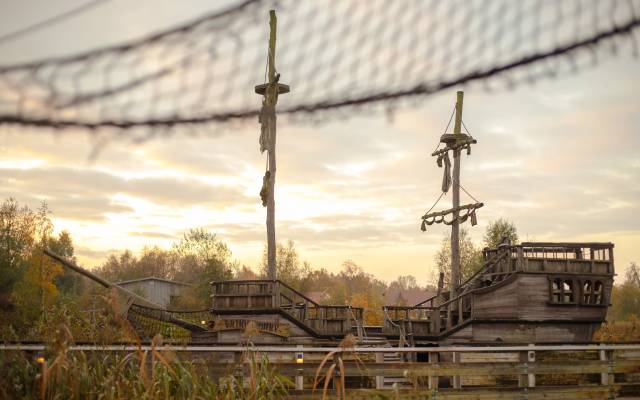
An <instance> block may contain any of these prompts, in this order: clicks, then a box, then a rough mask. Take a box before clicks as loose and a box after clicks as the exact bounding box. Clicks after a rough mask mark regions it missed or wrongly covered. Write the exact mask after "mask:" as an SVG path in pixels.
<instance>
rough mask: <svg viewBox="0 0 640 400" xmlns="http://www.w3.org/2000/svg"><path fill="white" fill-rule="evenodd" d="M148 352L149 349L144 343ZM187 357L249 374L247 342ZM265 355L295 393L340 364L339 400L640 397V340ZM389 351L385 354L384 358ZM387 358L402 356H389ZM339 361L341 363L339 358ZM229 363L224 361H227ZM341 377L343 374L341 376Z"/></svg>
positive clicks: (192, 349)
mask: <svg viewBox="0 0 640 400" xmlns="http://www.w3.org/2000/svg"><path fill="white" fill-rule="evenodd" d="M137 348H138V347H136V346H131V345H108V346H95V345H76V346H72V347H71V348H70V350H71V351H74V350H78V351H110V352H113V351H133V350H135V349H137ZM142 348H143V350H144V349H149V348H150V346H143V347H142ZM43 349H44V346H42V345H8V344H5V345H0V350H24V351H41V350H43ZM156 349H157V350H161V351H162V350H171V351H174V352H178V353H179V354H181V355H182V356H183V357H189V358H192V359H198V360H202V361H204V362H206V365H207V370H208V372H209V373H210V374H211V375H212V376H214V377H218V378H224V377H225V376H228V375H229V374H230V373H231V374H234V375H236V376H237V375H245V376H248V375H249V365H248V363H238V362H237V360H240V359H241V355H242V354H243V353H247V351H248V348H247V347H243V346H183V347H181V346H170V347H169V346H167V347H160V348H156ZM252 351H256V352H259V353H263V354H268V356H269V359H270V361H271V363H273V364H274V365H275V366H276V367H277V370H278V372H279V373H281V374H283V375H286V376H290V377H291V378H292V380H293V381H294V382H295V389H294V390H292V391H291V398H294V399H307V398H309V399H311V398H322V397H323V390H322V387H323V384H321V385H320V387H319V389H316V390H315V391H313V390H312V386H313V380H314V377H315V376H316V374H317V373H318V367H319V364H320V361H321V360H322V359H324V358H326V356H327V355H328V354H329V355H330V357H329V359H328V361H327V363H326V364H325V365H324V367H323V369H322V371H321V372H320V376H321V377H324V376H325V375H326V372H327V370H328V369H329V368H330V366H331V365H332V364H334V363H336V365H339V364H342V365H343V368H342V369H341V368H339V367H336V368H335V369H333V373H332V374H331V375H330V376H332V377H333V379H332V381H331V382H330V383H331V384H330V385H329V387H330V388H331V389H330V390H329V391H328V392H326V393H324V394H325V395H326V398H339V396H340V394H339V393H337V392H336V391H335V389H333V387H334V386H333V384H334V382H335V380H339V381H344V382H345V383H346V387H347V389H346V397H347V398H349V399H354V398H380V399H384V398H388V399H567V400H568V399H614V398H618V396H624V395H640V345H636V344H629V345H539V346H536V345H529V346H501V347H493V346H452V347H404V348H389V347H356V348H350V349H342V348H332V347H302V346H296V347H291V346H289V347H282V346H260V347H256V348H253V349H252ZM385 354H387V356H385ZM389 355H394V356H396V357H397V359H396V360H394V361H388V360H389V357H388V356H389ZM338 358H340V360H338ZM225 360H226V361H225ZM340 374H342V376H340ZM390 382H393V384H389V383H390Z"/></svg>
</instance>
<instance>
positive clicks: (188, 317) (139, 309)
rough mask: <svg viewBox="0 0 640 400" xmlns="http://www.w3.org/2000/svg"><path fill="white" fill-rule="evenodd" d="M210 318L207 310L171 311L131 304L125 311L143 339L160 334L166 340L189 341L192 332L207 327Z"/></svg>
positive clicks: (149, 338)
mask: <svg viewBox="0 0 640 400" xmlns="http://www.w3.org/2000/svg"><path fill="white" fill-rule="evenodd" d="M210 319H211V312H210V311H209V310H198V311H171V310H160V309H155V308H148V307H144V306H140V305H137V304H132V305H131V307H130V308H129V311H128V312H127V320H128V321H129V323H131V326H132V327H133V329H134V330H135V331H136V333H137V335H138V336H139V337H140V339H141V340H145V341H148V340H151V339H152V338H153V337H154V336H155V335H157V334H161V335H162V337H163V339H164V340H165V341H168V342H190V341H192V339H193V334H194V333H197V332H199V331H201V330H202V331H204V330H205V329H206V328H207V326H208V324H209V321H210ZM198 328H200V329H198Z"/></svg>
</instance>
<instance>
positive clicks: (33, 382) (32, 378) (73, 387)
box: [0, 319, 292, 400]
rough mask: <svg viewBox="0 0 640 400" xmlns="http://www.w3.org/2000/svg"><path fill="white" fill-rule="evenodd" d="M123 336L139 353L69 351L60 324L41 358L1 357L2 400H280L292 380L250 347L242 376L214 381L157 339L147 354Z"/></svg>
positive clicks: (126, 331)
mask: <svg viewBox="0 0 640 400" xmlns="http://www.w3.org/2000/svg"><path fill="white" fill-rule="evenodd" d="M119 323H120V324H121V327H120V328H121V332H123V335H124V336H126V337H128V339H129V341H133V342H135V343H138V349H137V350H136V351H133V352H130V353H128V354H121V353H115V352H114V353H108V352H104V351H100V352H81V351H70V349H69V348H70V346H71V345H72V344H73V335H72V333H71V330H69V328H68V327H67V325H65V324H61V325H60V326H59V328H58V329H57V330H55V331H54V334H53V335H52V337H53V339H52V341H51V342H49V345H48V346H47V349H46V351H45V352H44V353H43V354H33V353H28V352H23V351H11V352H8V351H5V352H0V399H41V400H57V399H70V400H75V399H89V400H92V399H96V400H98V399H100V400H103V399H104V400H116V399H117V400H120V399H143V400H147V399H148V400H156V399H158V400H160V399H163V400H164V399H194V400H196V399H228V400H235V399H239V400H262V399H283V398H286V397H287V395H288V390H289V389H290V387H291V386H292V383H291V381H290V380H289V379H288V378H286V377H284V376H282V375H280V374H278V373H277V371H276V369H275V368H274V367H273V366H272V365H270V364H269V360H268V358H267V357H266V355H259V354H257V353H256V352H255V351H252V350H251V348H250V347H249V346H247V350H246V351H245V353H244V354H243V355H242V357H241V360H240V365H239V367H240V369H241V370H243V371H244V369H245V368H244V367H243V366H244V365H247V366H248V377H244V376H243V375H242V374H240V375H238V376H234V375H230V376H227V377H222V378H221V379H219V380H220V382H222V384H218V378H217V377H213V376H211V375H210V374H208V372H207V368H206V365H204V364H202V363H195V362H191V361H184V360H180V359H179V358H178V357H177V356H176V354H175V353H173V352H171V351H166V350H163V351H160V350H159V349H158V348H159V347H160V346H162V344H163V343H162V337H161V336H160V335H157V336H156V337H154V338H153V340H152V342H151V349H150V350H142V347H141V346H140V345H139V344H140V341H139V339H138V338H137V336H135V333H133V330H132V329H131V327H130V326H128V323H127V321H126V320H124V319H119Z"/></svg>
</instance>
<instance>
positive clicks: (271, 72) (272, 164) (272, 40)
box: [265, 10, 278, 280]
mask: <svg viewBox="0 0 640 400" xmlns="http://www.w3.org/2000/svg"><path fill="white" fill-rule="evenodd" d="M277 24H278V20H277V18H276V12H275V10H271V11H269V28H270V32H269V56H268V72H267V74H268V75H267V76H268V79H269V86H268V89H267V90H266V93H265V94H266V96H265V97H266V100H267V105H268V106H270V107H275V105H276V102H277V101H278V83H277V82H276V67H275V62H276V29H277ZM268 123H269V148H268V150H267V151H268V153H267V159H268V162H269V183H268V188H269V192H268V194H267V196H268V197H267V277H268V279H273V280H275V279H276V226H275V219H276V202H275V197H274V191H275V186H276V117H275V112H274V114H273V116H272V117H271V118H269V122H268Z"/></svg>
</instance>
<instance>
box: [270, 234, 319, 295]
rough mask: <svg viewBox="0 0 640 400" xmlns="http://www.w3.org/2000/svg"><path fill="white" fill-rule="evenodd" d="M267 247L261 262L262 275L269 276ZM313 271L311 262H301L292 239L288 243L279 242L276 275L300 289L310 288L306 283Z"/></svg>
mask: <svg viewBox="0 0 640 400" xmlns="http://www.w3.org/2000/svg"><path fill="white" fill-rule="evenodd" d="M267 269H268V268H267V248H266V246H265V248H264V250H263V251H262V263H261V264H260V275H261V276H263V277H265V276H267ZM310 272H311V266H310V265H309V263H307V262H306V261H305V262H300V257H299V256H298V251H297V249H296V245H295V243H294V242H293V241H292V240H289V241H287V244H286V245H282V244H281V243H278V244H277V245H276V275H277V278H278V279H279V280H281V281H282V282H284V283H286V284H288V285H291V286H293V287H294V288H295V289H298V290H300V291H306V290H309V289H310V287H307V286H306V285H304V283H305V278H306V277H307V276H308V275H309V273H310Z"/></svg>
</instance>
